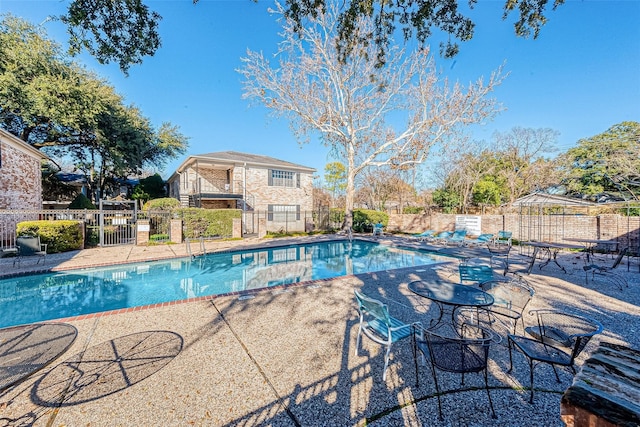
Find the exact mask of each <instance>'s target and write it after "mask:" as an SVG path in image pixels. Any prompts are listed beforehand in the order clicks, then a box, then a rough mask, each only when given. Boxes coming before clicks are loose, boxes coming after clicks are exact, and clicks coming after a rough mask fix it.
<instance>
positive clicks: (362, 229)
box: [329, 208, 389, 233]
mask: <svg viewBox="0 0 640 427" xmlns="http://www.w3.org/2000/svg"><path fill="white" fill-rule="evenodd" d="M329 215H330V221H331V223H332V224H343V223H344V209H339V208H332V209H331V211H330V213H329ZM378 223H380V224H382V225H383V226H385V227H386V226H387V224H388V223H389V215H387V214H386V213H384V212H380V211H374V210H371V209H354V210H353V227H352V229H353V231H354V232H356V233H368V232H371V231H372V230H373V224H378Z"/></svg>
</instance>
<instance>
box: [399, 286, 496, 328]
mask: <svg viewBox="0 0 640 427" xmlns="http://www.w3.org/2000/svg"><path fill="white" fill-rule="evenodd" d="M408 286H409V290H410V291H411V292H413V293H415V294H416V295H419V296H421V297H423V298H427V299H428V300H431V301H433V302H435V303H436V304H437V305H438V308H439V309H440V314H439V316H438V318H437V319H435V322H434V321H433V320H432V322H431V327H435V326H437V325H438V324H439V323H440V322H441V320H442V315H443V314H444V311H445V307H447V308H449V309H450V311H451V321H452V323H453V324H455V323H456V321H455V315H456V310H458V309H459V308H461V307H476V308H478V307H487V306H489V305H491V304H493V296H491V295H489V294H488V293H486V292H484V291H482V290H480V289H478V288H474V287H473V286H468V285H463V284H461V283H455V282H449V281H445V280H442V279H433V280H425V279H422V280H414V281H413V282H411V283H409V285H408Z"/></svg>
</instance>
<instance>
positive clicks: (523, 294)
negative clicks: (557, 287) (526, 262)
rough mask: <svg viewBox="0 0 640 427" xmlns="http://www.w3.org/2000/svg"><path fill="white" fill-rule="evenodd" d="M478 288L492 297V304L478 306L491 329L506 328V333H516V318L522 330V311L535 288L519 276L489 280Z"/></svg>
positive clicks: (533, 293)
mask: <svg viewBox="0 0 640 427" xmlns="http://www.w3.org/2000/svg"><path fill="white" fill-rule="evenodd" d="M480 289H482V290H483V291H485V292H486V293H488V294H489V295H491V296H492V297H493V304H491V305H490V306H488V307H480V308H479V313H478V314H479V315H480V314H485V315H486V317H487V322H488V323H489V325H491V329H492V330H493V331H494V332H496V333H497V331H496V329H498V328H499V329H503V328H502V327H503V326H504V328H506V329H507V331H508V332H507V334H508V333H512V334H514V335H515V334H516V330H517V327H518V320H520V321H521V323H522V329H523V330H524V318H523V317H522V313H524V310H525V308H526V307H527V305H528V304H529V301H531V299H532V298H533V296H534V295H535V290H534V289H533V288H532V287H531V286H529V284H528V283H527V282H526V281H525V280H524V279H523V278H521V277H518V278H513V279H512V280H489V281H486V282H483V283H481V284H480Z"/></svg>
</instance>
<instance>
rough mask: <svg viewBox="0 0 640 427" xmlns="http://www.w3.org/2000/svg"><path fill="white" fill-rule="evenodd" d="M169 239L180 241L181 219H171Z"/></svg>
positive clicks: (174, 241) (175, 241)
mask: <svg viewBox="0 0 640 427" xmlns="http://www.w3.org/2000/svg"><path fill="white" fill-rule="evenodd" d="M138 232H139V230H138ZM169 240H171V241H172V242H173V243H182V220H181V219H172V220H171V226H170V228H169Z"/></svg>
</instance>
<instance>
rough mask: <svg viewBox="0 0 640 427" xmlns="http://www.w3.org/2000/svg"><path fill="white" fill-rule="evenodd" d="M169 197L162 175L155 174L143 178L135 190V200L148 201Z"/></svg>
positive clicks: (133, 197) (133, 196)
mask: <svg viewBox="0 0 640 427" xmlns="http://www.w3.org/2000/svg"><path fill="white" fill-rule="evenodd" d="M166 195H167V191H166V189H165V183H164V179H162V177H161V176H160V174H157V173H156V174H153V175H151V176H148V177H146V178H142V179H141V180H140V182H139V183H138V185H136V186H135V187H134V188H133V195H132V196H131V198H132V199H133V200H142V201H143V202H146V201H147V200H152V199H159V198H163V197H165V196H166Z"/></svg>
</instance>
